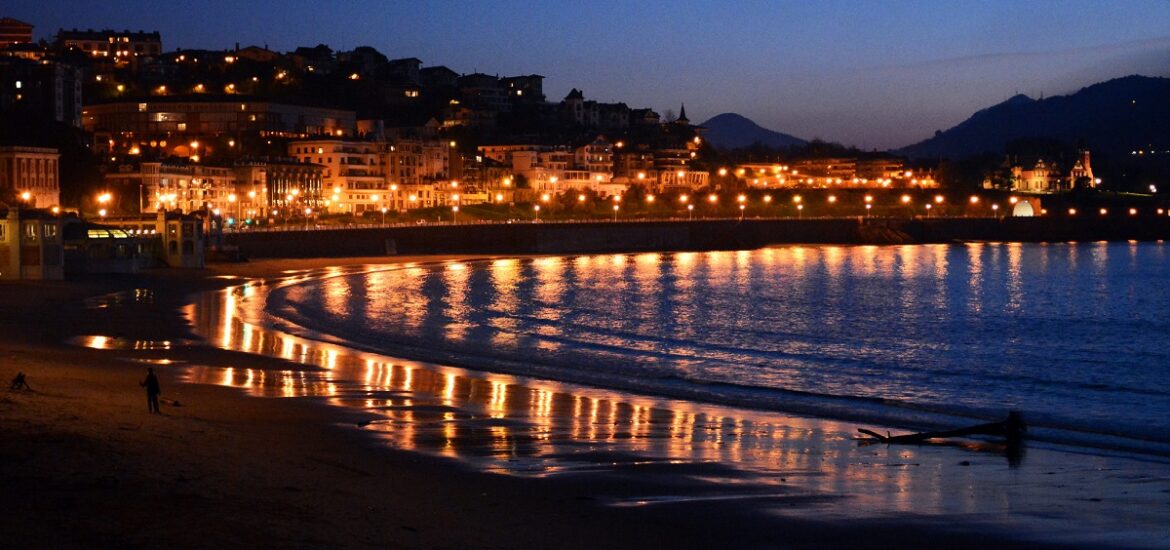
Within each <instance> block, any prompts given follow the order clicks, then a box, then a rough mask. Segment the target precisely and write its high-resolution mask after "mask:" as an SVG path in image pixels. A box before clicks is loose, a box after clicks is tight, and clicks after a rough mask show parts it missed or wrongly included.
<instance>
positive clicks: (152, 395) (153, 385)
mask: <svg viewBox="0 0 1170 550" xmlns="http://www.w3.org/2000/svg"><path fill="white" fill-rule="evenodd" d="M138 385H139V386H142V387H144V388H146V407H147V408H148V409H149V410H150V412H151V414H162V411H160V410H158V394H159V393H161V392H162V389H161V388H159V385H158V377H156V376H155V375H154V367H147V369H146V380H143V381H141V382H139V383H138Z"/></svg>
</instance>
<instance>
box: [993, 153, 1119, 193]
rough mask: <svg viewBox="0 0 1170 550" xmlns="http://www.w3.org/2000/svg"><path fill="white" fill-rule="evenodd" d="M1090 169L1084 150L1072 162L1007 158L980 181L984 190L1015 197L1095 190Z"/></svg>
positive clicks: (1091, 168)
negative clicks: (1075, 190)
mask: <svg viewBox="0 0 1170 550" xmlns="http://www.w3.org/2000/svg"><path fill="white" fill-rule="evenodd" d="M1098 183H1099V182H1098V181H1097V179H1096V178H1095V177H1094V176H1093V165H1092V161H1091V158H1090V153H1089V151H1088V150H1087V149H1080V150H1078V151H1077V155H1076V157H1075V158H1074V159H1073V161H1072V162H1063V163H1062V162H1060V161H1055V160H1052V159H1045V158H1043V157H1030V158H1020V157H1009V158H1007V159H1005V160H1004V163H1003V165H1002V166H1001V167H1000V169H999V170H997V171H996V172H994V173H992V174H990V175H989V176H988V177H987V179H985V180H984V181H983V187H985V188H987V189H995V188H1003V189H1006V190H1009V191H1014V192H1017V193H1036V194H1048V193H1060V192H1064V191H1071V190H1073V189H1075V188H1077V186H1082V187H1085V188H1089V189H1092V188H1096V187H1097V184H1098Z"/></svg>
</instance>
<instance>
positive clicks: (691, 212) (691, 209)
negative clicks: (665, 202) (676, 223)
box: [687, 204, 695, 221]
mask: <svg viewBox="0 0 1170 550" xmlns="http://www.w3.org/2000/svg"><path fill="white" fill-rule="evenodd" d="M687 219H688V220H691V221H693V220H694V219H695V205H693V204H688V205H687Z"/></svg>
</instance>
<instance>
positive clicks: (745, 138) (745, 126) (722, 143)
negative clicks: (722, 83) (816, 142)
mask: <svg viewBox="0 0 1170 550" xmlns="http://www.w3.org/2000/svg"><path fill="white" fill-rule="evenodd" d="M700 126H702V127H704V128H706V129H707V131H705V132H703V137H704V138H705V139H706V140H707V142H708V143H710V144H711V145H714V146H715V147H718V148H720V149H739V148H741V147H748V146H751V145H755V144H756V143H759V144H760V145H765V146H768V147H775V148H784V147H792V146H799V145H804V144H805V143H807V142H806V141H805V140H803V139H800V138H798V137H793V136H790V135H788V134H782V133H780V132H777V131H774V130H769V129H767V128H764V127H762V126H760V125H759V124H756V123H755V122H752V121H751V119H749V118H746V117H744V116H742V115H737V114H735V113H723V114H721V115H715V116H714V117H711V118H710V119H708V120H707V121H706V122H704V123H702V124H700Z"/></svg>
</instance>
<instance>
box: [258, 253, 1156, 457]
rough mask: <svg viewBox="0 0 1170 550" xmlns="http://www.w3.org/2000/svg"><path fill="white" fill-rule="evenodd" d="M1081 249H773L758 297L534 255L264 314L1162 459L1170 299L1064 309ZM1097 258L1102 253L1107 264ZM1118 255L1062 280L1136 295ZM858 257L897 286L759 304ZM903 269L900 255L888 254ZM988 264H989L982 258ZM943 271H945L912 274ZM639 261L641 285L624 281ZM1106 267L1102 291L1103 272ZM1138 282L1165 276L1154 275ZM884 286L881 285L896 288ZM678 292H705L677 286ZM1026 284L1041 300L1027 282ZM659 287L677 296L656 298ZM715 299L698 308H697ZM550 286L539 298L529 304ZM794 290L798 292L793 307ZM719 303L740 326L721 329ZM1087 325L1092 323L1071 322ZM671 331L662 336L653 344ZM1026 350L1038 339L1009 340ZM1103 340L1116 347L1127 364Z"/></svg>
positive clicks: (722, 276) (677, 387)
mask: <svg viewBox="0 0 1170 550" xmlns="http://www.w3.org/2000/svg"><path fill="white" fill-rule="evenodd" d="M1081 246H1082V247H1095V246H1114V245H1081ZM1121 246H1122V247H1124V245H1121ZM1151 246H1158V245H1151ZM1080 251H1082V250H1081V248H1078V247H1076V246H1073V245H1069V246H1066V247H1055V246H1049V247H1039V246H1035V247H1029V246H1027V245H1019V247H1018V248H1009V247H1002V248H994V247H988V248H971V247H952V248H947V249H945V250H944V251H941V253H940V251H939V250H927V251H924V250H923V247H919V248H913V247H911V248H907V247H896V248H895V247H891V248H886V249H880V248H879V249H877V251H876V252H875V251H874V250H873V249H872V248H869V249H862V248H861V247H859V248H857V249H837V252H836V253H837V254H839V255H842V256H845V257H847V258H849V260H850V261H848V262H845V263H844V264H842V263H841V262H839V261H838V263H837V264H834V260H833V259H832V257H833V253H830V252H826V251H825V250H824V249H817V248H804V249H802V252H801V254H800V257H801V260H802V261H804V263H806V264H808V263H811V264H812V266H813V267H812V268H811V269H808V268H807V266H805V269H797V268H796V267H794V266H793V265H792V264H791V262H792V260H793V257H794V256H795V253H793V252H792V251H791V250H788V251H787V252H785V251H784V250H781V251H777V250H776V249H770V252H769V253H767V254H765V253H764V252H759V251H757V252H755V253H752V254H751V255H750V257H749V258H748V259H747V260H744V261H746V262H747V263H746V264H743V265H747V266H748V267H749V268H750V269H749V270H750V271H751V272H752V273H753V275H752V276H753V277H754V279H752V280H753V281H754V282H755V287H756V289H755V290H753V291H743V290H742V288H741V287H737V286H736V283H737V282H742V281H736V278H735V273H734V272H735V270H734V269H732V270H726V269H720V267H721V266H723V267H726V265H725V264H720V263H719V262H720V260H719V259H718V258H712V257H711V256H704V255H699V256H698V259H695V258H694V257H691V259H690V260H688V261H694V262H699V263H702V265H704V266H705V267H706V268H707V269H706V271H707V273H706V275H703V276H695V274H692V276H691V278H690V279H687V277H685V276H683V275H681V274H680V273H678V271H679V270H680V262H681V261H682V260H680V259H679V257H678V256H675V255H655V257H654V258H655V261H653V262H650V261H640V259H639V258H638V257H629V258H630V259H629V260H628V261H626V262H625V264H619V263H617V260H616V259H614V257H613V256H612V255H611V256H605V257H602V258H604V260H603V261H599V260H597V258H598V257H592V258H589V259H586V260H580V259H579V258H562V259H543V260H541V261H542V262H545V264H539V265H534V264H533V261H522V262H515V263H510V264H506V265H505V266H504V267H502V268H501V267H498V266H497V265H496V264H493V263H492V262H482V263H471V264H460V269H459V270H458V271H457V272H455V274H454V275H452V272H451V271H449V270H448V269H449V268H448V267H446V266H438V267H432V268H426V269H422V268H419V269H414V270H400V271H396V272H394V273H385V272H383V273H380V274H379V273H373V274H361V275H354V276H348V277H339V278H334V279H330V280H329V281H311V282H307V283H305V284H302V285H294V286H289V287H285V288H281V289H278V290H276V291H274V292H273V293H272V294H271V295H270V296H269V303H268V311H269V312H270V313H272V314H273V315H275V316H277V317H279V318H283V319H285V320H286V321H288V322H291V323H294V324H296V325H300V326H302V327H308V328H307V329H306V330H312V331H318V332H321V333H325V334H330V335H332V336H334V337H336V338H339V339H342V340H345V341H348V342H350V343H352V345H354V346H355V347H358V348H361V349H366V350H371V351H376V352H380V353H389V354H392V355H400V356H403V357H406V358H411V359H418V360H425V361H431V362H439V363H449V364H455V365H459V366H464V367H469V368H475V369H481V370H489V371H499V372H506V373H509V374H517V375H528V376H535V377H541V378H549V379H555V380H561V381H566V382H574V383H581V384H588V385H594V386H601V387H606V388H613V389H621V390H629V391H635V392H644V393H652V394H656V395H664V396H669V397H675V398H682V399H688V400H693V401H700V402H712V403H719V404H728V405H736V406H743V407H749V408H764V409H776V410H784V411H790V412H795V413H802V414H810V415H817V416H826V417H832V418H838V419H845V420H852V421H857V422H862V423H874V424H886V425H894V426H905V427H908V428H922V429H930V428H939V427H944V426H954V425H956V424H961V423H965V422H969V421H974V420H978V421H983V420H995V419H999V418H1002V416H1004V415H1005V414H1006V411H1007V409H1008V408H1019V409H1022V410H1024V412H1025V414H1026V415H1027V418H1028V420H1029V423H1030V425H1031V426H1032V436H1033V437H1035V438H1037V439H1041V440H1048V441H1056V442H1062V443H1071V444H1076V445H1087V446H1093V447H1102V448H1114V449H1120V450H1126V451H1138V452H1144V453H1153V454H1159V455H1165V456H1170V426H1168V425H1167V423H1166V420H1165V419H1164V415H1163V414H1162V413H1160V412H1158V411H1159V410H1165V409H1164V408H1162V407H1163V405H1164V404H1166V403H1170V387H1168V386H1167V385H1166V383H1165V381H1164V378H1165V377H1164V376H1163V375H1164V374H1165V372H1166V370H1165V369H1166V367H1165V365H1166V364H1167V355H1166V352H1165V351H1164V350H1166V349H1167V346H1166V344H1167V342H1166V339H1167V336H1166V332H1159V331H1160V330H1161V329H1162V328H1164V327H1165V323H1164V322H1163V321H1161V320H1160V318H1159V317H1158V313H1157V308H1159V307H1165V306H1166V305H1167V295H1166V294H1165V292H1164V291H1151V292H1149V293H1147V294H1146V295H1145V296H1142V299H1139V300H1132V301H1130V302H1126V303H1120V304H1114V307H1111V308H1105V309H1102V308H1101V304H1100V303H1099V301H1098V296H1097V295H1094V294H1092V293H1090V294H1086V298H1084V299H1083V300H1082V301H1080V302H1077V301H1073V302H1067V300H1069V299H1070V296H1074V295H1075V294H1070V293H1069V292H1068V289H1057V290H1056V291H1055V292H1054V289H1052V288H1050V287H1047V286H1039V285H1038V283H1045V282H1046V279H1045V278H1044V277H1041V276H1040V275H1043V274H1044V273H1043V271H1045V270H1048V271H1051V270H1052V267H1053V266H1054V265H1057V266H1061V263H1062V262H1064V263H1066V264H1067V263H1069V262H1070V261H1071V260H1070V258H1075V257H1076V253H1077V252H1080ZM1091 251H1092V252H1094V256H1101V255H1105V256H1108V255H1110V253H1112V252H1114V251H1111V250H1104V251H1102V250H1099V249H1096V248H1091ZM1121 252H1127V253H1123V254H1120V255H1118V254H1114V255H1115V256H1119V257H1120V260H1119V261H1118V262H1115V263H1116V264H1118V265H1105V266H1102V265H1096V266H1095V268H1094V269H1091V270H1085V269H1082V270H1080V271H1078V270H1076V269H1073V268H1071V267H1069V266H1067V265H1064V266H1062V267H1061V268H1060V269H1059V270H1058V271H1059V272H1060V273H1061V274H1062V276H1065V277H1071V279H1066V280H1064V281H1062V283H1063V284H1071V285H1073V286H1077V285H1079V286H1088V287H1093V286H1096V285H1101V284H1111V285H1119V284H1120V285H1123V286H1125V288H1134V287H1140V286H1141V285H1143V284H1144V283H1147V282H1152V281H1143V280H1140V277H1139V278H1138V280H1136V281H1135V280H1133V278H1134V277H1135V274H1134V273H1130V272H1126V271H1125V270H1124V266H1125V265H1131V264H1133V263H1134V261H1133V260H1134V255H1135V254H1140V252H1141V250H1140V249H1138V250H1137V251H1136V252H1135V250H1134V249H1133V248H1132V247H1128V248H1122V249H1121ZM867 254H869V255H876V257H878V258H879V259H881V260H883V261H886V262H890V263H897V262H899V261H901V263H900V264H899V265H901V266H902V269H901V273H902V275H901V277H902V278H901V279H896V282H897V283H898V284H897V285H894V286H896V287H897V288H898V290H897V291H896V292H894V291H890V292H885V293H883V292H878V291H872V292H866V293H864V295H865V296H864V298H861V299H860V301H861V302H862V303H860V304H853V305H849V304H845V305H842V304H839V303H838V304H837V305H833V306H829V305H826V304H829V303H831V301H829V300H823V301H818V300H813V299H802V300H788V301H786V300H784V299H783V298H782V296H783V295H785V294H784V293H782V294H774V293H773V294H769V295H767V296H763V297H761V296H759V295H758V294H753V293H760V292H763V293H767V292H770V291H769V290H768V289H767V288H766V287H768V285H760V284H759V282H760V281H768V282H775V281H776V280H777V279H779V278H783V279H784V282H786V283H788V284H789V285H791V286H792V287H795V288H801V287H803V288H809V287H829V286H833V285H834V284H836V285H838V286H844V287H848V288H852V289H857V288H862V287H864V286H865V283H866V280H867V277H866V274H865V273H864V271H863V272H862V273H858V272H857V271H858V270H856V269H851V268H850V265H849V264H852V263H857V264H864V263H865V262H866V261H867V260H868V259H867V258H866V257H865V256H866V255H867ZM901 256H907V258H901V259H900V260H899V259H897V258H900V257H901ZM988 256H991V257H993V259H995V261H992V262H989V261H986V259H987V258H986V257H988ZM1163 256H1164V255H1162V254H1147V255H1145V256H1144V257H1143V259H1149V258H1153V259H1158V258H1162V257H1163ZM940 257H941V258H945V261H936V262H924V261H923V259H924V258H926V259H930V258H935V259H937V258H940ZM1029 257H1030V258H1032V260H1031V261H1029V260H1028V259H1027V258H1029ZM1013 258H1015V259H1014V260H1013ZM1037 258H1039V259H1037ZM736 260H737V261H740V260H742V257H737V258H736ZM981 260H982V261H981ZM1041 260H1042V261H1041ZM605 261H610V262H611V263H612V266H611V264H610V263H605ZM1161 261H1163V262H1164V261H1165V260H1164V258H1163V259H1162V260H1161ZM703 262H705V263H703ZM631 263H632V264H634V265H635V267H636V268H637V269H635V270H634V271H633V272H631V270H630V269H627V268H628V266H629V264H631ZM972 263H979V264H980V265H979V268H978V270H977V273H978V274H979V276H980V278H978V279H975V278H973V277H972V272H973V271H975V270H973V269H971V265H972ZM908 265H919V266H920V269H919V270H918V271H915V270H913V269H910V268H908V267H906V266H908ZM761 266H762V267H761ZM940 266H942V267H941V270H940ZM957 266H966V267H962V268H959V267H957ZM992 266H998V267H996V268H995V269H992ZM1037 266H1043V267H1044V269H1041V270H1039V271H1040V272H1041V273H1039V274H1036V273H1031V274H1029V273H1027V272H1029V271H1037ZM1118 266H1120V268H1119V267H1118ZM611 267H613V268H611ZM797 267H799V266H797ZM764 268H767V269H764ZM773 268H775V269H773ZM542 269H547V270H548V271H547V272H542V271H541V270H542ZM1102 270H1104V272H1105V273H1107V279H1106V280H1105V281H1104V283H1103V282H1102V280H1101V279H1099V278H1098V277H1099V276H1101V275H1102V273H1103V271H1102ZM497 271H499V272H497ZM1013 271H1014V272H1015V275H1014V277H1016V279H1015V283H1014V284H1015V287H1016V288H1015V290H1013V289H1012V287H1013V283H1012V277H1013V275H1012V274H1011V273H1012V272H1013ZM1113 271H1116V273H1114V272H1113ZM1141 271H1142V272H1143V273H1147V274H1150V275H1151V276H1157V273H1159V271H1160V270H1158V269H1145V270H1141ZM831 272H832V273H835V274H831ZM770 273H771V275H770ZM776 273H779V274H782V277H775V276H774V274H776ZM879 273H881V274H882V276H881V277H879V279H882V280H885V279H884V278H885V277H887V275H888V274H887V273H886V272H884V271H880V272H879ZM712 274H714V275H712ZM802 274H804V275H802ZM704 277H705V278H704ZM614 279H616V280H617V282H614ZM686 280H689V281H690V284H691V286H692V287H695V288H698V289H699V290H698V291H696V290H690V291H685V292H683V291H679V290H678V288H679V286H680V282H681V281H686ZM869 280H872V278H870V279H869ZM534 281H535V282H534ZM631 281H633V282H635V283H636V284H634V283H632V282H631ZM1028 281H1030V282H1031V283H1032V284H1033V288H1026V286H1025V283H1026V282H1028ZM887 282H888V281H887ZM524 285H529V286H530V287H529V288H525V287H524ZM1156 287H1157V285H1154V286H1151V287H1149V288H1151V289H1155V288H1156ZM761 288H762V289H763V290H761ZM939 288H945V289H948V290H947V294H946V296H945V300H943V301H941V302H938V303H935V304H933V305H932V306H931V307H921V306H920V305H916V304H919V302H922V301H924V299H926V298H930V295H931V293H933V292H937V291H938V289H939ZM664 289H670V290H669V292H676V293H679V294H676V295H672V296H669V297H667V296H663V294H665V293H667V291H666V290H664ZM737 289H739V290H737ZM706 290H710V292H709V293H705V294H704V295H703V296H702V297H701V299H700V297H698V296H696V295H695V293H696V292H705V291H706ZM541 292H543V293H544V294H543V295H542V296H541V297H540V299H531V300H527V301H526V300H525V299H524V298H525V297H526V296H525V294H527V296H536V295H537V294H538V293H541ZM1030 292H1031V293H1034V294H1035V295H1032V294H1030ZM899 293H901V294H902V296H896V294H899ZM973 293H974V294H977V295H978V297H979V298H980V299H982V300H984V301H985V302H986V303H988V304H997V305H1001V304H1010V303H1012V301H1013V300H1016V301H1020V302H1024V303H1027V302H1035V303H1037V304H1043V305H1047V306H1049V307H1048V308H1045V309H1040V308H1037V309H1035V310H1034V311H1035V312H1036V315H1025V316H1021V315H1016V314H1013V313H1011V312H1010V311H1008V310H1005V311H1000V312H990V313H989V312H987V311H984V310H982V309H980V308H979V307H973V306H972V302H971V300H970V298H971V296H970V295H971V294H973ZM601 294H604V296H601V297H599V295H601ZM794 294H799V292H788V293H787V295H794ZM891 294H895V296H893V297H892V298H891V296H890V295H891ZM501 296H505V297H507V299H500V297H501ZM936 299H937V297H936ZM358 300H362V301H364V302H363V303H361V304H357V303H356V302H357V301H358ZM1060 300H1066V302H1065V303H1063V304H1062V303H1061V302H1060ZM698 301H701V302H702V303H703V307H704V308H706V310H707V311H693V312H690V313H689V316H688V317H685V318H680V317H678V316H675V317H673V318H665V317H664V316H665V315H669V314H670V313H671V311H674V310H676V309H678V306H677V304H694V303H695V302H698ZM663 303H667V304H674V305H669V306H662V304H663ZM631 304H633V305H631ZM794 304H795V305H794ZM875 304H877V305H881V306H883V307H888V308H890V310H889V311H888V312H887V313H886V314H885V315H882V314H875V313H874V312H872V311H870V310H869V309H868V307H867V306H873V305H875ZM940 304H941V306H940ZM956 304H957V305H958V307H955V305H956ZM975 305H976V306H979V305H980V304H975ZM934 306H940V307H934ZM1135 307H1146V308H1149V309H1150V311H1144V310H1137V309H1133V308H1135ZM759 308H764V309H759ZM810 308H823V309H824V310H823V311H812V310H811V309H810ZM720 309H722V311H735V312H739V313H740V314H741V315H739V316H738V317H733V316H728V315H723V314H721V313H720ZM664 310H665V311H664ZM764 311H772V312H773V313H774V312H782V314H783V315H784V316H790V317H797V316H800V315H804V316H807V317H817V318H825V319H830V321H829V322H827V323H825V324H823V325H821V326H820V329H819V330H818V327H817V326H813V325H812V324H811V323H801V322H799V321H794V322H793V323H790V325H803V326H778V324H776V320H777V316H776V315H775V314H768V313H762V312H764ZM753 312H755V313H753ZM1086 312H1089V313H1091V315H1090V316H1089V317H1088V318H1085V317H1077V316H1073V315H1069V314H1070V313H1086ZM1118 315H1121V316H1128V317H1129V319H1127V320H1126V323H1128V324H1129V325H1130V326H1132V327H1137V330H1139V331H1140V332H1139V333H1138V334H1136V335H1133V339H1134V340H1135V341H1136V343H1135V342H1129V341H1127V340H1126V339H1125V334H1124V333H1123V332H1120V331H1119V330H1117V327H1116V326H1112V325H1111V324H1110V322H1111V321H1112V320H1113V319H1114V318H1115V317H1117V316H1118ZM1094 316H1095V317H1094ZM663 326H671V327H672V330H673V332H666V331H660V330H659V329H660V328H661V327H663ZM1037 331H1039V332H1037ZM1037 333H1038V334H1041V335H1043V337H1042V338H1041V337H1038V336H1035V334H1037ZM676 334H686V335H689V336H687V337H680V336H677V335H676ZM1013 335H1015V336H1013ZM1018 338H1032V339H1035V342H1032V343H1016V342H1015V340H1014V339H1018ZM924 339H926V340H925V341H924ZM1094 339H1101V340H1102V341H1107V342H1112V343H1113V344H1115V345H1119V346H1124V347H1125V350H1124V353H1119V352H1118V351H1117V349H1116V348H1110V347H1109V346H1101V345H1097V344H1095V343H1094ZM1054 350H1059V355H1060V356H1059V357H1054V356H1053V355H1054V353H1057V352H1056V351H1054ZM1062 367H1063V368H1062ZM1104 371H1107V372H1104ZM997 394H999V395H997ZM1145 419H1148V421H1145Z"/></svg>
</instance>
